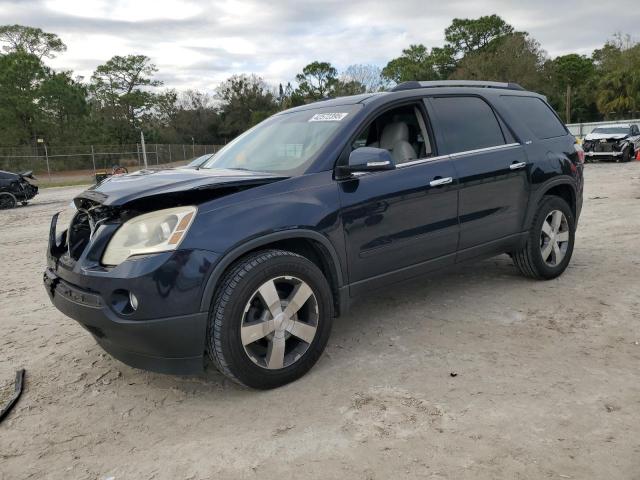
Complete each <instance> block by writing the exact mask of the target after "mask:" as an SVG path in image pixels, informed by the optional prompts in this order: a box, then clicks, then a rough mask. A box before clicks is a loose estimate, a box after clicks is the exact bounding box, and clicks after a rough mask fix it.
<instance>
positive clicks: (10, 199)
mask: <svg viewBox="0 0 640 480" xmlns="http://www.w3.org/2000/svg"><path fill="white" fill-rule="evenodd" d="M15 207H16V197H14V196H13V195H11V194H10V193H0V210H4V209H10V208H15Z"/></svg>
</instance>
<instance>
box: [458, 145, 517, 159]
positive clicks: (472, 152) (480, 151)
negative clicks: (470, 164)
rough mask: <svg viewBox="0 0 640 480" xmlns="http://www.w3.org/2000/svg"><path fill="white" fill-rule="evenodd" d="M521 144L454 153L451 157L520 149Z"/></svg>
mask: <svg viewBox="0 0 640 480" xmlns="http://www.w3.org/2000/svg"><path fill="white" fill-rule="evenodd" d="M519 146H520V144H519V143H507V144H506V145H496V146H495V147H485V148H477V149H475V150H465V151H464V152H456V153H452V154H451V157H452V158H453V157H460V156H463V155H473V154H475V153H484V152H491V151H493V150H503V149H505V148H513V147H519Z"/></svg>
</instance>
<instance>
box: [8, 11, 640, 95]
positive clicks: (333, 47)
mask: <svg viewBox="0 0 640 480" xmlns="http://www.w3.org/2000/svg"><path fill="white" fill-rule="evenodd" d="M493 13H497V14H498V15H500V16H501V17H502V18H504V19H505V20H506V21H507V22H508V23H510V24H511V25H513V26H514V27H515V28H516V30H521V31H527V32H529V33H530V34H531V35H532V36H533V37H534V38H535V39H537V40H538V41H539V42H540V43H541V45H542V47H543V49H544V50H546V52H547V53H548V55H549V56H551V57H555V56H557V55H562V54H565V53H571V52H577V53H581V54H587V55H588V54H590V53H591V52H592V51H593V49H595V48H599V47H600V46H602V44H603V43H604V42H605V41H606V40H607V39H608V38H610V37H611V36H612V35H613V34H614V33H616V32H622V33H628V34H631V35H632V38H633V39H634V40H636V41H638V40H640V37H639V35H640V3H638V0H617V1H616V2H615V3H612V2H604V1H582V2H581V1H576V0H567V1H562V0H522V1H515V2H514V1H501V0H492V1H470V0H466V1H461V0H440V1H432V0H387V1H385V2H380V1H370V0H270V1H262V2H260V1H256V0H209V1H202V0H200V1H178V0H0V25H4V24H14V23H18V24H21V25H30V26H35V27H40V28H42V29H43V30H44V31H47V32H52V33H55V34H57V35H58V36H60V38H61V39H62V40H63V41H64V42H65V43H66V44H67V47H68V50H67V51H66V52H64V53H63V54H60V55H59V56H58V57H57V58H55V59H53V60H47V63H48V64H49V65H51V66H52V67H54V68H55V69H58V70H73V71H74V72H75V73H76V74H77V75H81V76H84V77H85V78H86V79H89V77H90V76H91V73H92V72H93V70H94V69H95V67H96V66H98V65H100V64H102V63H104V62H106V61H107V60H108V59H109V58H111V57H112V56H114V55H127V54H134V53H135V54H143V55H147V56H148V57H150V58H151V60H152V62H153V63H155V64H156V66H157V67H158V69H159V72H158V74H157V78H158V79H160V80H162V81H163V82H164V84H165V86H166V87H169V88H177V89H188V88H197V89H202V90H207V91H212V90H213V89H214V88H215V86H216V85H217V84H218V83H220V82H221V81H223V80H224V79H226V78H228V77H229V76H230V75H233V74H235V73H256V74H258V75H259V76H261V77H263V78H264V79H265V80H266V81H267V82H269V83H272V84H277V83H280V82H283V83H286V82H287V81H292V80H293V79H294V77H295V74H296V73H297V72H299V71H301V70H302V67H303V66H304V65H306V64H308V63H310V62H312V61H314V60H320V61H329V62H331V63H332V64H333V65H334V66H336V67H337V68H338V69H339V70H340V69H344V68H346V67H347V66H349V65H351V64H355V63H366V64H375V65H378V66H380V67H384V65H386V63H387V62H388V61H389V60H390V59H392V58H394V57H397V56H399V55H400V54H401V52H402V49H403V48H406V47H407V46H409V45H410V44H414V43H423V44H425V45H426V46H427V47H434V46H440V45H442V44H443V43H444V29H445V28H446V27H447V26H448V25H449V24H450V23H451V20H452V19H453V18H456V17H458V18H476V17H479V16H481V15H489V14H493Z"/></svg>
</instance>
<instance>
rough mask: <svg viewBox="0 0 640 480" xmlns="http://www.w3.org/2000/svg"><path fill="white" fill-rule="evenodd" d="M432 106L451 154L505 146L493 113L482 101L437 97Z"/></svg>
mask: <svg viewBox="0 0 640 480" xmlns="http://www.w3.org/2000/svg"><path fill="white" fill-rule="evenodd" d="M431 104H432V105H433V108H434V109H435V112H436V115H437V117H438V121H437V124H436V125H435V126H434V128H438V129H440V130H441V132H442V135H443V136H444V139H445V142H446V145H447V151H448V153H458V152H466V151H469V150H478V149H481V148H488V147H495V146H499V145H504V144H505V139H504V135H503V133H502V129H501V128H500V124H499V123H498V119H497V118H496V115H495V113H494V112H493V109H492V108H491V107H490V106H489V104H487V102H485V101H484V100H482V99H481V98H478V97H434V98H432V99H431Z"/></svg>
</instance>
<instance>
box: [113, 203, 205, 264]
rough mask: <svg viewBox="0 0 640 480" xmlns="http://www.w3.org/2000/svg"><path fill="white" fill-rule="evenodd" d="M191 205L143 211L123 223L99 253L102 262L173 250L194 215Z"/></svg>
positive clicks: (117, 261) (194, 210)
mask: <svg viewBox="0 0 640 480" xmlns="http://www.w3.org/2000/svg"><path fill="white" fill-rule="evenodd" d="M196 212H197V208H196V207H193V206H187V207H176V208H168V209H166V210H158V211H155V212H150V213H145V214H143V215H138V216H137V217H134V218H132V219H131V220H129V221H128V222H126V223H124V224H123V225H122V226H121V227H120V228H119V229H118V230H117V231H116V233H115V235H114V236H113V238H112V239H111V240H110V241H109V244H108V245H107V248H106V250H105V252H104V254H103V255H102V263H103V265H108V266H115V265H120V264H121V263H122V262H124V261H125V260H126V259H127V258H129V257H130V256H132V255H142V254H147V253H157V252H166V251H170V250H175V249H176V248H177V247H178V245H180V242H181V241H182V239H183V238H184V237H185V235H186V233H187V231H188V230H189V227H190V226H191V224H192V223H193V219H194V218H195V216H196Z"/></svg>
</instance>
